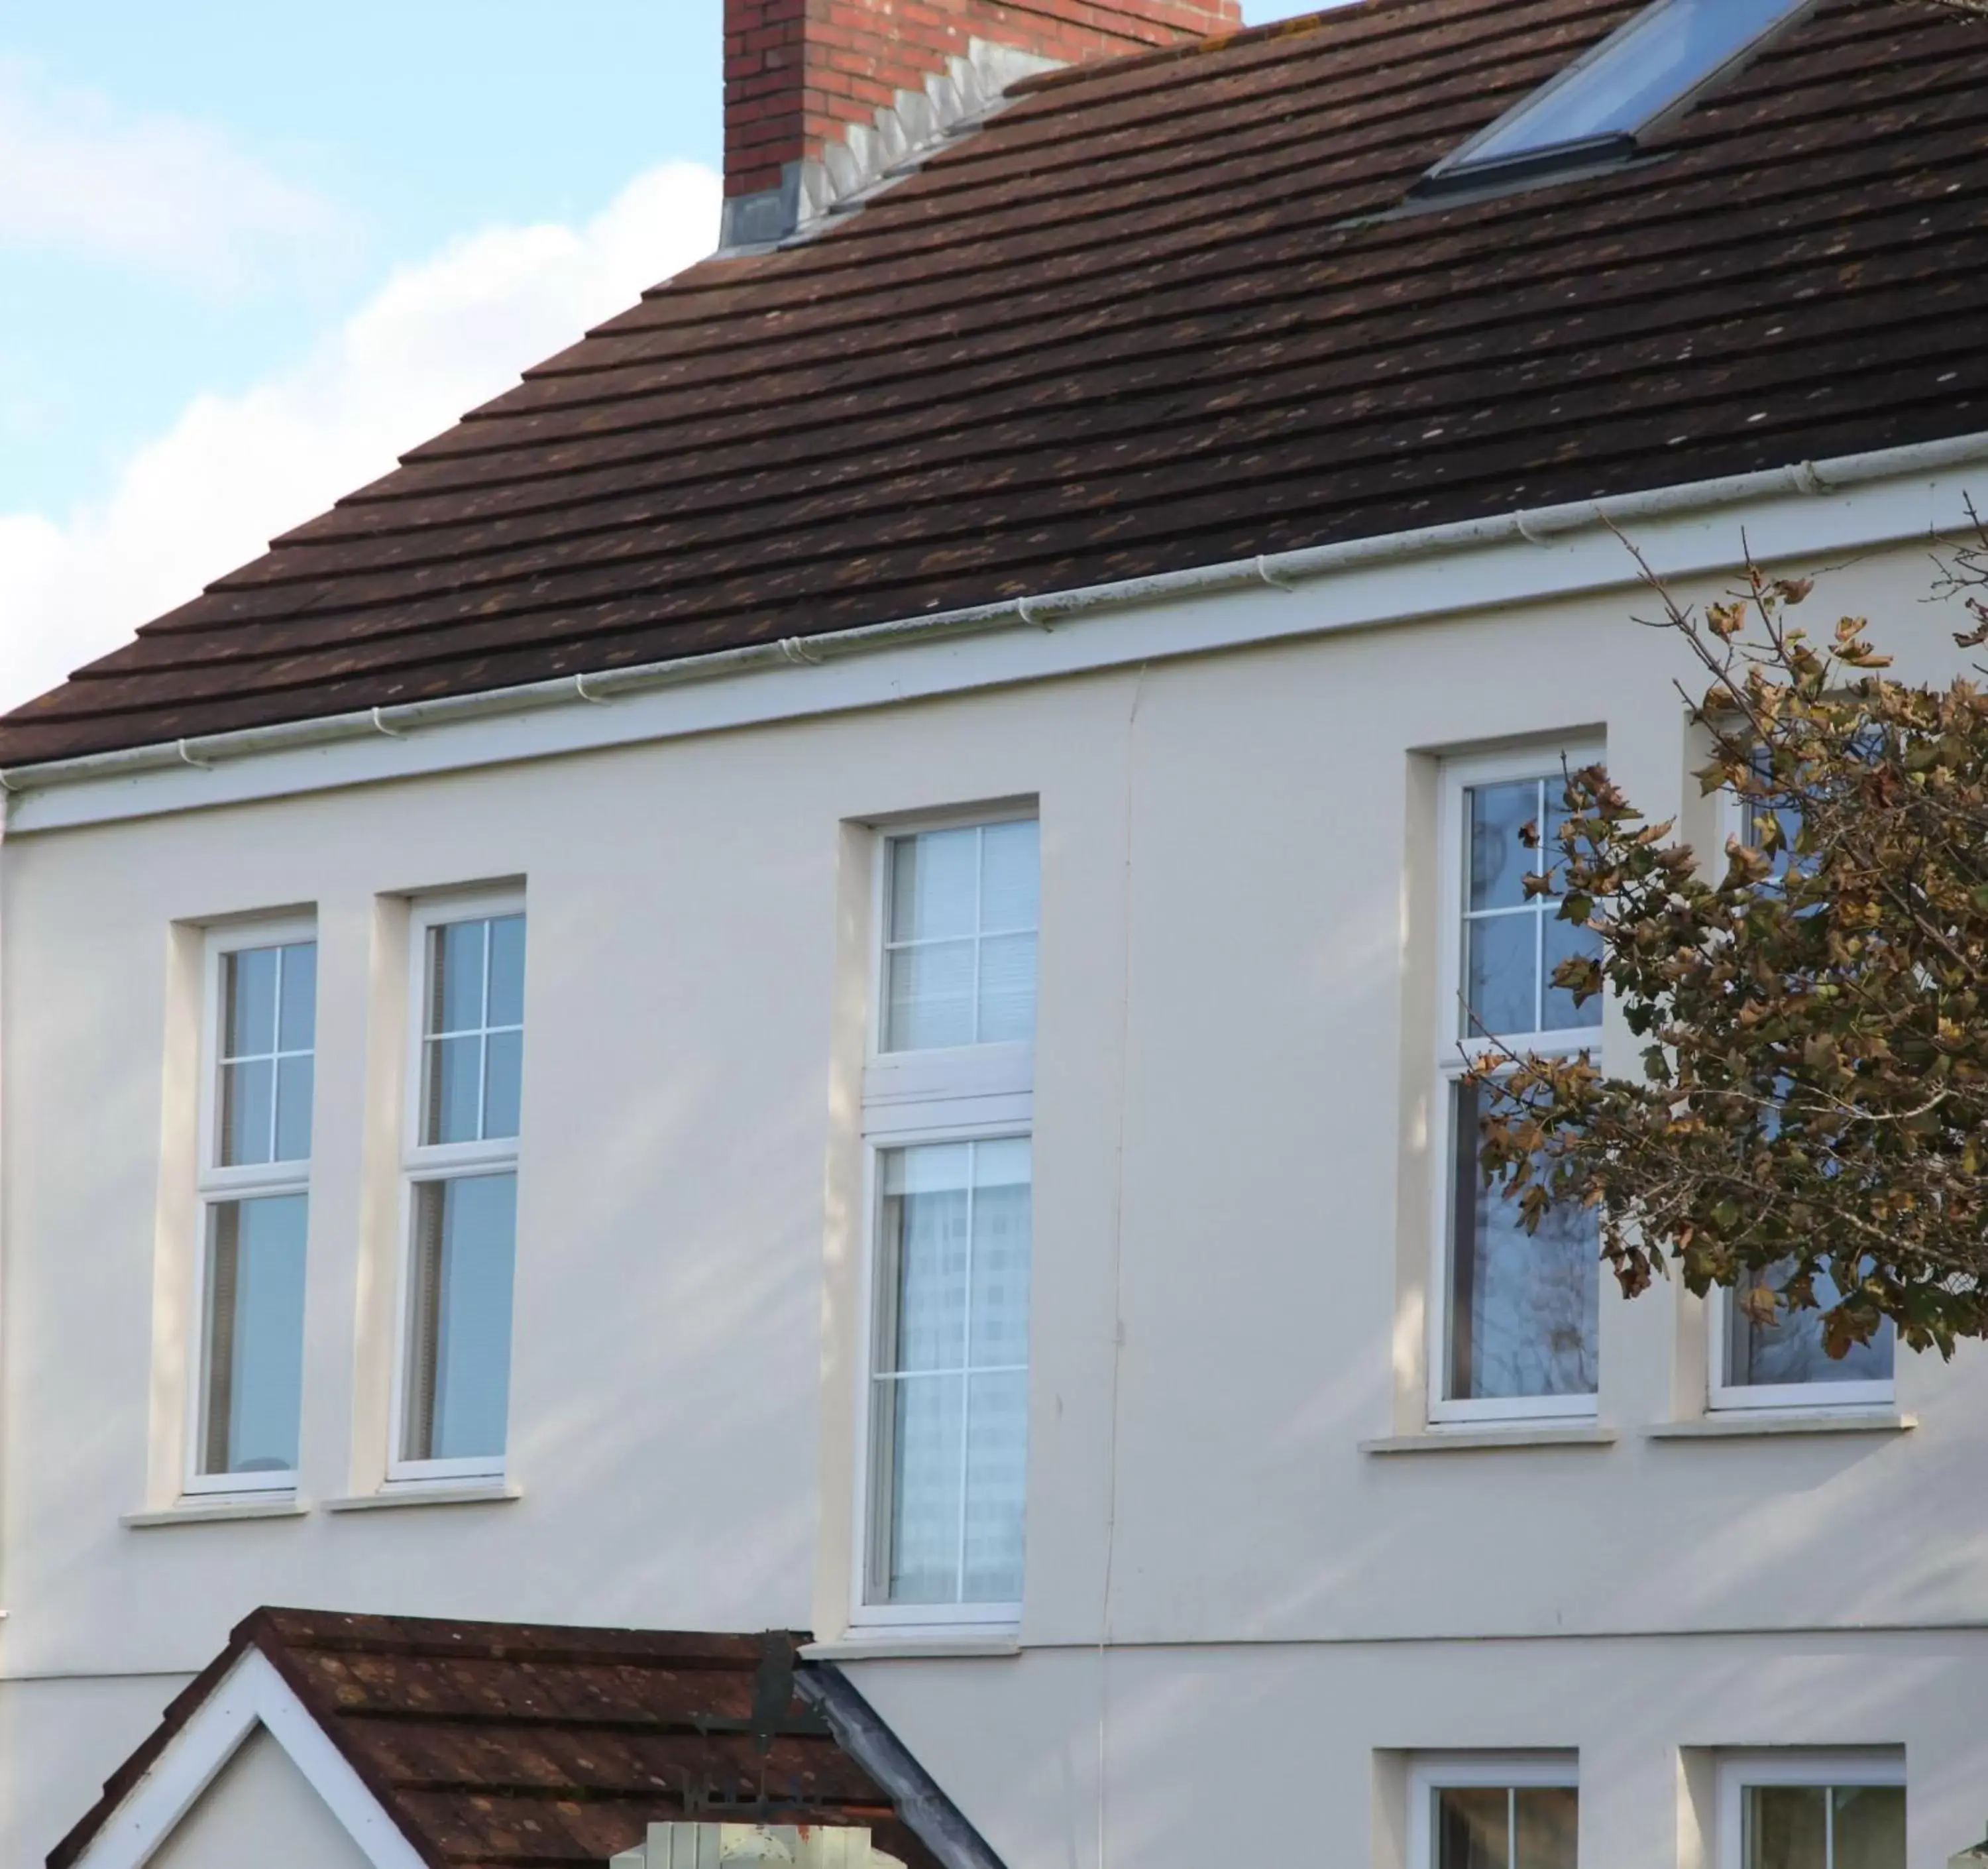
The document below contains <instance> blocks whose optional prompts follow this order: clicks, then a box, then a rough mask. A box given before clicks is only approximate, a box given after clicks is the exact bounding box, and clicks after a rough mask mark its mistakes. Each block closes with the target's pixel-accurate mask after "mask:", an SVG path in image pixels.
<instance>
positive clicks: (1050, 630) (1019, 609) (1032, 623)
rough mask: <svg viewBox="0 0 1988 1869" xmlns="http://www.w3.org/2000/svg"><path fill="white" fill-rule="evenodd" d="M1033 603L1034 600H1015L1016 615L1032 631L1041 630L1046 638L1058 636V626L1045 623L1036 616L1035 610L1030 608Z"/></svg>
mask: <svg viewBox="0 0 1988 1869" xmlns="http://www.w3.org/2000/svg"><path fill="white" fill-rule="evenodd" d="M1033 601H1034V599H1033V598H1026V597H1022V598H1016V600H1015V614H1016V615H1017V616H1018V617H1019V618H1021V619H1022V621H1023V622H1024V623H1026V624H1027V625H1028V626H1029V628H1031V629H1039V630H1040V631H1042V632H1043V635H1045V636H1052V635H1055V634H1056V625H1054V624H1053V623H1045V622H1044V621H1043V619H1042V618H1040V617H1039V616H1038V615H1036V613H1035V611H1034V610H1033V609H1032V608H1030V605H1031V604H1033Z"/></svg>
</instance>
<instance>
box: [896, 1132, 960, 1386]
mask: <svg viewBox="0 0 1988 1869" xmlns="http://www.w3.org/2000/svg"><path fill="white" fill-rule="evenodd" d="M971 1160H972V1149H971V1145H969V1144H968V1143H958V1144H955V1145H953V1146H948V1147H945V1148H931V1149H904V1150H896V1151H894V1153H891V1154H890V1155H888V1156H886V1157H885V1158H884V1238H883V1241H882V1245H883V1265H882V1268H881V1278H880V1280H879V1285H880V1288H881V1292H880V1295H881V1298H882V1302H883V1307H884V1309H883V1311H882V1313H881V1325H882V1328H881V1329H879V1330H878V1332H877V1354H878V1357H879V1361H878V1363H877V1368H878V1370H879V1371H880V1372H881V1373H891V1372H898V1371H903V1370H958V1369H960V1368H962V1367H963V1366H964V1365H965V1358H966V1310H967V1301H966V1261H967V1248H968V1234H967V1227H968V1217H969V1208H970V1205H971V1200H970V1196H969V1192H968V1187H967V1179H968V1176H969V1172H970V1165H971Z"/></svg>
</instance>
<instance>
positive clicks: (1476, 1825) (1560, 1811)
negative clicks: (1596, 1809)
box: [1433, 1785, 1581, 1869]
mask: <svg viewBox="0 0 1988 1869" xmlns="http://www.w3.org/2000/svg"><path fill="white" fill-rule="evenodd" d="M1580 1815H1581V1794H1580V1793H1579V1792H1578V1791H1577V1790H1576V1789H1574V1786H1571V1785H1531V1786H1467V1787H1458V1788H1445V1789H1442V1790H1439V1791H1438V1792H1436V1793H1435V1849H1436V1860H1435V1864H1434V1866H1433V1869H1577V1855H1576V1846H1577V1841H1578V1833H1579V1830H1580Z"/></svg>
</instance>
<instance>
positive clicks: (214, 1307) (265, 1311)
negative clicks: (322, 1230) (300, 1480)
mask: <svg viewBox="0 0 1988 1869" xmlns="http://www.w3.org/2000/svg"><path fill="white" fill-rule="evenodd" d="M210 1211H211V1220H210V1221H209V1223H208V1224H209V1237H208V1278H207V1319H206V1339H207V1358H206V1371H205V1387H206V1395H205V1408H204V1411H203V1413H204V1432H203V1434H202V1436H201V1442H202V1445H201V1472H202V1473H204V1474H231V1473H238V1474H244V1475H247V1474H254V1473H289V1472H293V1471H296V1464H297V1432H298V1422H299V1413H300V1410H301V1407H302V1402H303V1341H304V1237H305V1230H306V1221H307V1217H308V1208H307V1203H306V1200H305V1197H303V1195H302V1194H283V1195H279V1196H276V1197H272V1198H270V1199H268V1200H231V1201H225V1202H221V1203H218V1204H216V1205H215V1207H213V1208H212V1209H211V1210H210Z"/></svg>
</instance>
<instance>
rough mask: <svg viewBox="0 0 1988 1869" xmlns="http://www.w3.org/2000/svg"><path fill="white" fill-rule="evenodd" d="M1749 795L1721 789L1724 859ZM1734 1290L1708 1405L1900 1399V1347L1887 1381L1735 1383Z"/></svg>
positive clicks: (1711, 1302)
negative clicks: (1742, 795) (1744, 796)
mask: <svg viewBox="0 0 1988 1869" xmlns="http://www.w3.org/2000/svg"><path fill="white" fill-rule="evenodd" d="M1747 829H1748V826H1747V822H1746V801H1745V800H1744V799H1743V798H1742V797H1739V794H1737V793H1736V792H1734V791H1733V790H1732V789H1731V787H1726V788H1725V789H1724V790H1723V791H1721V792H1720V794H1719V811H1718V836H1719V853H1720V857H1721V860H1722V861H1723V856H1724V852H1725V849H1726V842H1727V841H1728V839H1729V838H1738V839H1741V840H1743V839H1744V838H1746V833H1747ZM1733 1296H1734V1295H1733V1292H1730V1291H1729V1290H1728V1289H1727V1288H1726V1287H1725V1286H1723V1285H1719V1286H1716V1287H1715V1288H1713V1290H1712V1292H1711V1294H1710V1295H1709V1297H1708V1298H1706V1307H1705V1309H1706V1329H1708V1330H1709V1331H1710V1332H1711V1333H1712V1337H1711V1342H1709V1344H1708V1346H1706V1349H1707V1362H1706V1410H1707V1412H1708V1413H1709V1414H1716V1415H1720V1416H1728V1415H1730V1416H1744V1415H1752V1414H1761V1415H1773V1414H1785V1413H1786V1412H1787V1411H1788V1410H1799V1411H1800V1412H1801V1413H1802V1414H1846V1415H1855V1414H1874V1413H1879V1412H1881V1411H1882V1410H1885V1409H1888V1408H1892V1407H1895V1406H1896V1405H1897V1403H1898V1349H1897V1346H1896V1343H1895V1342H1894V1345H1893V1349H1892V1376H1891V1377H1890V1379H1889V1380H1887V1381H1884V1382H1855V1383H1853V1382H1842V1383H1827V1382H1824V1383H1736V1382H1734V1381H1733Z"/></svg>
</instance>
